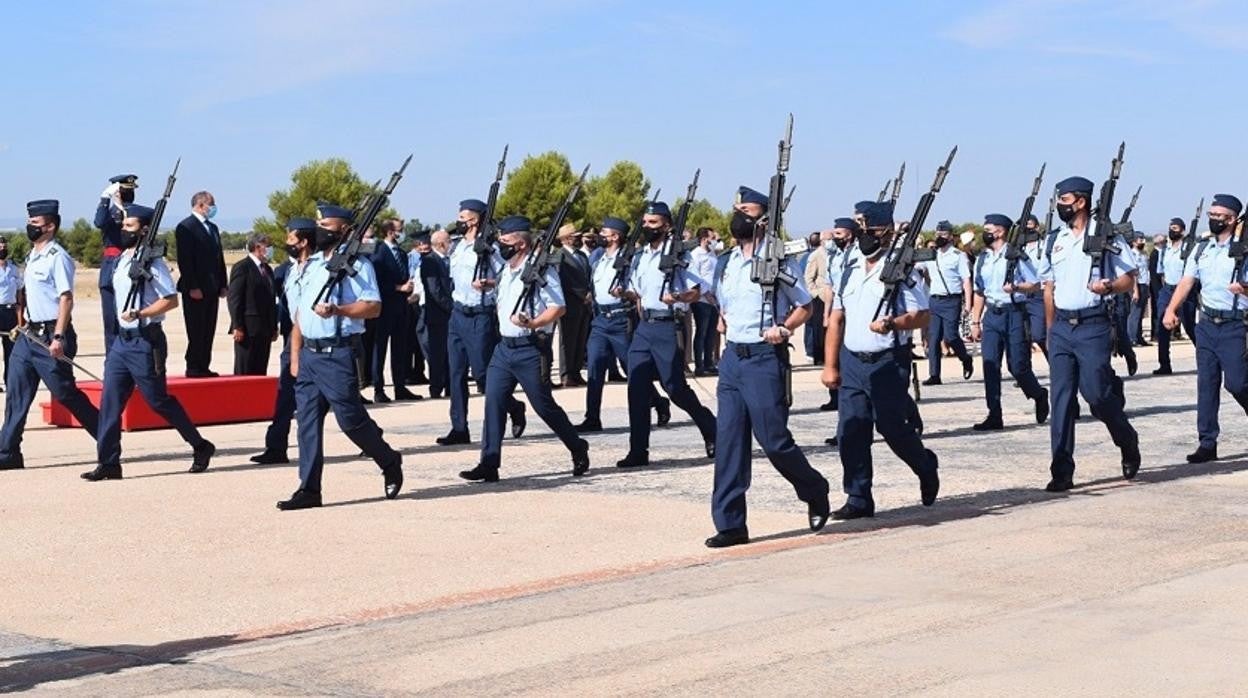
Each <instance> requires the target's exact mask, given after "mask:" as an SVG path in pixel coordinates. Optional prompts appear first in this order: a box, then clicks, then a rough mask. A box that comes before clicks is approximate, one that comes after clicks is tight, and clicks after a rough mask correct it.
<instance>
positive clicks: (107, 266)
mask: <svg viewBox="0 0 1248 698" xmlns="http://www.w3.org/2000/svg"><path fill="white" fill-rule="evenodd" d="M120 258H121V257H120V255H114V256H112V257H102V258H100V284H99V286H100V314H101V316H102V317H103V319H104V353H105V354H107V353H108V352H109V351H110V350H111V349H112V348H113V339H114V338H116V337H117V328H118V327H119V325H118V324H117V294H116V293H114V292H113V272H115V271H117V260H118V259H120Z"/></svg>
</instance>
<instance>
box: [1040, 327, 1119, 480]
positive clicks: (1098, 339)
mask: <svg viewBox="0 0 1248 698" xmlns="http://www.w3.org/2000/svg"><path fill="white" fill-rule="evenodd" d="M1109 322H1110V320H1109V318H1108V317H1106V316H1096V317H1092V318H1088V319H1085V320H1083V321H1081V322H1080V323H1079V324H1077V325H1076V324H1071V323H1070V322H1069V321H1067V320H1062V319H1060V318H1058V319H1055V320H1054V321H1053V326H1052V327H1050V328H1049V394H1050V396H1051V398H1050V400H1051V405H1052V417H1051V418H1050V419H1049V438H1050V440H1051V443H1052V450H1053V456H1052V462H1051V464H1050V466H1049V469H1050V471H1051V472H1052V475H1053V478H1054V479H1057V480H1064V479H1068V478H1071V477H1073V476H1074V473H1075V409H1076V403H1075V393H1076V391H1077V392H1078V393H1079V394H1081V395H1083V399H1084V400H1085V401H1086V402H1087V403H1088V407H1090V408H1091V410H1092V416H1093V417H1096V418H1097V419H1099V420H1101V421H1102V422H1104V423H1105V426H1106V427H1107V428H1108V429H1109V435H1110V438H1112V439H1113V441H1114V445H1116V446H1118V448H1124V447H1128V446H1133V445H1136V444H1138V443H1139V436H1138V435H1137V434H1136V431H1135V429H1134V428H1133V427H1132V426H1131V423H1130V422H1128V421H1127V415H1126V413H1125V412H1124V411H1123V410H1124V408H1125V406H1126V405H1125V401H1124V399H1123V394H1122V392H1121V390H1120V389H1119V388H1118V384H1119V383H1120V381H1118V380H1117V376H1115V375H1114V372H1113V369H1112V368H1110V365H1109V355H1110V352H1111V351H1112V350H1113V347H1112V346H1111V344H1112V342H1111V339H1110V335H1109V330H1110V328H1109Z"/></svg>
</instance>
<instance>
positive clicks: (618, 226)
mask: <svg viewBox="0 0 1248 698" xmlns="http://www.w3.org/2000/svg"><path fill="white" fill-rule="evenodd" d="M602 227H603V228H610V229H612V230H618V231H620V233H621V234H627V233H628V223H625V222H624V221H623V220H621V219H619V218H616V217H614V216H607V217H606V218H603V219H602Z"/></svg>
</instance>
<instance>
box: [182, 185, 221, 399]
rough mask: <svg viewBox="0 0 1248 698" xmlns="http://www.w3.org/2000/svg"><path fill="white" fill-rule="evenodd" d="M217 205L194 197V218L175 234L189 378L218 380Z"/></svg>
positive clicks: (185, 220)
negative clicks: (215, 363) (214, 353)
mask: <svg viewBox="0 0 1248 698" xmlns="http://www.w3.org/2000/svg"><path fill="white" fill-rule="evenodd" d="M216 215H217V202H216V199H214V198H213V197H212V194H210V193H208V192H206V191H201V192H196V193H195V195H194V196H192V197H191V215H189V216H187V217H186V218H183V219H182V222H181V223H178V227H177V228H176V229H175V231H174V235H175V239H176V241H177V244H178V273H179V275H178V291H180V292H181V293H182V319H183V320H184V321H185V322H186V376H187V378H215V377H216V376H217V374H216V373H214V372H213V371H212V370H211V369H210V368H209V367H208V366H209V364H210V363H211V362H212V336H213V333H215V332H216V331H217V308H218V306H219V304H220V302H221V299H222V298H225V293H226V281H227V279H226V276H225V257H224V256H222V253H221V231H220V230H219V229H218V228H217V225H216V224H215V223H213V222H212V218H213V216H216Z"/></svg>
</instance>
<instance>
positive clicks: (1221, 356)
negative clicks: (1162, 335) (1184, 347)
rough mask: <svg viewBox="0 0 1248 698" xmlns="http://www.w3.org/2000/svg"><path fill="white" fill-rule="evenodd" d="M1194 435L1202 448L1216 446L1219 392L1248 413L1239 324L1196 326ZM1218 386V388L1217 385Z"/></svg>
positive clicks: (1205, 322)
mask: <svg viewBox="0 0 1248 698" xmlns="http://www.w3.org/2000/svg"><path fill="white" fill-rule="evenodd" d="M1196 337H1197V339H1196V433H1197V435H1198V436H1199V437H1200V445H1201V446H1203V447H1204V448H1216V447H1217V445H1218V434H1219V432H1220V429H1219V427H1218V408H1219V407H1220V406H1221V404H1222V391H1221V388H1226V392H1228V393H1230V394H1231V397H1233V398H1235V401H1236V402H1238V403H1239V406H1240V407H1242V408H1244V411H1245V412H1246V413H1248V364H1246V362H1248V357H1245V345H1244V341H1245V328H1244V323H1243V321H1242V320H1227V321H1222V322H1215V321H1214V320H1213V319H1212V318H1209V317H1202V318H1201V319H1200V322H1198V323H1196ZM1219 384H1221V385H1219Z"/></svg>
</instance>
